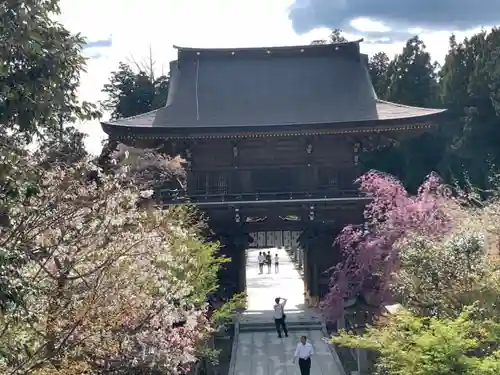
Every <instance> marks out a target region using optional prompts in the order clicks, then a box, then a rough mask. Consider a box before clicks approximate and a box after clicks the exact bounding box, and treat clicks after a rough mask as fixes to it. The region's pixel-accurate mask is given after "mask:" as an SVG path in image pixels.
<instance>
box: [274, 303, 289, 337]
mask: <svg viewBox="0 0 500 375" xmlns="http://www.w3.org/2000/svg"><path fill="white" fill-rule="evenodd" d="M286 301H287V299H286V298H281V297H276V298H275V299H274V302H276V304H275V305H274V307H273V309H274V325H275V326H276V332H277V333H278V337H279V338H281V329H282V328H283V332H284V333H285V337H288V329H287V328H286V322H285V319H286V315H285V305H286Z"/></svg>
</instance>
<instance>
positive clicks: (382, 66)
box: [368, 52, 390, 99]
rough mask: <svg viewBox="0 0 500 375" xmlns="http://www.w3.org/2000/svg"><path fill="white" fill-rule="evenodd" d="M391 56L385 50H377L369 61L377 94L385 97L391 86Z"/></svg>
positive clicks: (382, 97)
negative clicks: (389, 73)
mask: <svg viewBox="0 0 500 375" xmlns="http://www.w3.org/2000/svg"><path fill="white" fill-rule="evenodd" d="M389 62H390V60H389V56H387V54H386V53H385V52H377V53H376V54H375V55H373V56H371V57H370V59H369V61H368V69H369V71H370V77H371V79H372V83H373V87H374V89H375V92H376V93H377V96H378V97H379V98H380V99H384V98H385V97H386V96H387V87H388V86H389V77H388V71H389Z"/></svg>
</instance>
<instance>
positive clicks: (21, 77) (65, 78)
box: [0, 0, 100, 135]
mask: <svg viewBox="0 0 500 375" xmlns="http://www.w3.org/2000/svg"><path fill="white" fill-rule="evenodd" d="M59 12H60V10H59V1H58V0H42V1H38V0H28V1H3V2H2V3H1V4H0V60H1V61H2V64H0V123H2V124H4V125H6V126H7V127H9V128H19V129H20V130H21V131H22V132H23V133H25V134H26V135H31V134H34V133H39V132H41V131H42V130H49V131H53V130H54V129H56V128H59V127H60V126H61V124H62V123H63V122H73V121H74V120H76V119H90V118H96V117H98V116H99V115H100V114H99V112H98V111H96V109H95V107H94V106H93V105H92V104H90V103H87V102H83V103H79V101H78V98H77V89H78V86H79V84H80V73H81V72H82V71H83V69H84V67H85V60H84V57H83V55H82V46H83V45H84V44H85V40H84V39H83V38H82V37H81V36H80V35H79V34H76V35H73V34H71V33H70V32H69V31H68V30H66V29H65V28H64V27H63V26H62V25H61V24H59V23H57V22H56V21H54V17H55V16H56V15H58V14H59Z"/></svg>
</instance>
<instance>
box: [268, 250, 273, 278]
mask: <svg viewBox="0 0 500 375" xmlns="http://www.w3.org/2000/svg"><path fill="white" fill-rule="evenodd" d="M266 263H267V273H271V265H272V264H273V258H272V256H271V252H270V251H268V252H267V254H266Z"/></svg>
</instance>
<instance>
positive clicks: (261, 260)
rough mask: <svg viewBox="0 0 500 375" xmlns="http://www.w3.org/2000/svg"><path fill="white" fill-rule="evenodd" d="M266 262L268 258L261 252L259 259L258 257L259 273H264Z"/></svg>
mask: <svg viewBox="0 0 500 375" xmlns="http://www.w3.org/2000/svg"><path fill="white" fill-rule="evenodd" d="M265 260H266V257H265V256H264V254H262V251H261V252H259V257H258V261H259V273H262V272H264V262H265Z"/></svg>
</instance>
